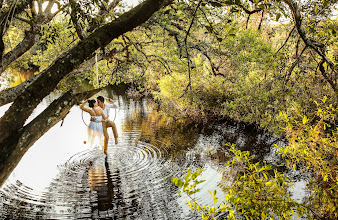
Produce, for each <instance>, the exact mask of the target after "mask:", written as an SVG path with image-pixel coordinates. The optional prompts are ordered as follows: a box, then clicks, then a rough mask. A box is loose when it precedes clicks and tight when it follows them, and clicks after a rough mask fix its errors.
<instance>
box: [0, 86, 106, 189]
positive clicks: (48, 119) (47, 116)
mask: <svg viewBox="0 0 338 220" xmlns="http://www.w3.org/2000/svg"><path fill="white" fill-rule="evenodd" d="M100 90H101V89H95V90H91V91H87V92H84V93H80V94H76V95H74V94H72V92H71V91H69V92H67V93H65V94H63V95H62V96H60V97H59V98H58V99H57V100H55V101H53V102H52V103H51V104H50V105H49V106H48V107H47V108H46V109H45V110H44V111H43V112H42V113H41V114H40V115H39V116H37V117H36V118H35V119H34V120H33V121H31V122H30V123H29V124H28V125H26V126H24V127H23V128H22V129H20V130H19V131H17V132H15V133H12V134H11V135H10V137H8V138H7V139H6V140H5V141H3V142H2V145H1V148H0V187H1V185H2V184H3V183H4V182H5V181H6V179H7V178H8V176H9V175H10V174H11V172H12V171H13V170H14V168H15V167H16V166H17V164H18V163H19V162H20V160H21V158H22V157H23V155H24V154H25V153H26V152H27V150H28V149H29V148H30V147H31V146H32V145H33V144H34V143H35V142H36V141H37V140H38V139H39V138H40V137H41V136H42V135H44V134H45V133H46V132H47V131H48V130H49V129H50V128H52V127H53V126H54V125H55V124H56V123H58V122H59V121H60V120H62V119H64V118H65V117H66V116H67V114H68V113H69V111H70V109H71V108H72V107H73V106H74V105H75V104H77V103H78V102H79V101H81V100H83V99H86V98H88V97H90V96H92V95H94V94H95V93H97V92H99V91H100Z"/></svg>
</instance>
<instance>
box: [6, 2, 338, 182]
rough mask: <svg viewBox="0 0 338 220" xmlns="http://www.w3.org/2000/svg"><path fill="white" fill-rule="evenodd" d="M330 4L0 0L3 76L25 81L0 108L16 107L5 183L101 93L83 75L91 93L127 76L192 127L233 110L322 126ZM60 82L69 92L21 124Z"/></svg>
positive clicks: (330, 77)
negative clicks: (54, 130)
mask: <svg viewBox="0 0 338 220" xmlns="http://www.w3.org/2000/svg"><path fill="white" fill-rule="evenodd" d="M336 7H337V3H336V1H334V0H308V1H303V2H299V1H295V0H268V1H263V0H219V1H214V0H198V1H193V0H188V1H181V0H145V1H144V2H142V3H139V5H137V6H135V7H133V8H131V7H130V6H128V5H127V4H125V2H123V1H122V0H112V1H111V0H98V1H93V0H85V1H79V0H61V1H58V0H48V1H42V0H6V1H0V18H1V23H0V30H1V35H0V52H1V62H0V76H1V77H3V78H7V79H8V81H15V80H14V78H15V77H16V76H20V77H21V76H22V77H23V78H25V79H27V80H21V81H20V82H19V83H18V82H16V83H14V84H12V86H10V87H8V88H5V89H3V90H2V91H0V105H1V106H2V105H5V104H8V103H11V104H10V107H9V109H8V110H7V111H6V113H5V114H4V115H3V116H2V117H1V118H0V160H1V161H2V163H1V164H0V180H1V181H0V185H1V184H3V182H4V181H5V180H6V178H7V176H8V175H9V174H10V172H11V170H13V169H14V168H15V166H16V164H17V163H18V161H20V158H21V157H22V156H23V155H24V153H25V152H26V151H27V150H28V149H29V147H30V146H32V145H33V144H34V142H35V141H36V140H37V139H38V138H39V137H41V136H42V135H43V134H44V133H45V132H47V131H48V129H50V128H51V127H52V126H54V125H55V124H56V123H57V122H59V121H60V120H62V119H64V118H65V117H66V115H67V113H68V112H69V110H70V108H71V107H72V106H73V105H75V104H77V102H78V101H80V100H81V99H84V98H86V97H88V96H90V95H92V94H93V93H94V92H97V91H98V90H93V91H88V92H85V93H82V94H75V90H74V88H76V87H77V86H79V85H81V83H83V82H84V81H88V82H89V83H90V84H92V85H94V86H95V87H96V88H97V89H100V88H102V87H105V86H107V85H109V84H119V83H121V82H126V83H130V84H132V85H133V86H134V87H137V89H138V90H139V91H140V92H142V91H145V92H150V93H151V94H152V95H153V97H154V98H155V99H157V100H159V101H160V102H161V105H162V106H163V109H165V110H164V111H166V112H167V114H169V115H171V116H172V117H174V118H184V119H189V120H192V121H195V122H198V123H204V122H205V120H206V119H205V118H218V117H219V116H223V117H231V118H233V119H236V120H239V121H244V122H248V123H254V124H256V125H258V126H260V127H262V128H265V129H267V130H269V131H271V132H274V133H275V134H279V135H280V134H281V132H284V134H285V130H284V131H281V129H280V127H281V126H282V125H285V123H286V124H287V123H290V121H288V122H285V117H282V116H281V115H284V116H285V115H287V117H286V118H291V119H290V120H291V121H302V120H303V118H304V115H305V116H307V118H310V117H311V116H312V117H314V118H315V119H314V121H313V124H316V123H318V121H320V119H317V117H315V116H314V115H315V114H316V113H315V112H316V111H317V109H316V108H317V107H318V105H316V104H315V103H319V101H321V100H323V99H325V103H326V104H327V105H331V107H332V106H333V107H337V98H338V88H337V86H338V85H337V83H338V77H337V63H338V48H337V20H336V18H335V17H334V16H333V14H334V13H335V12H336V10H337V8H336ZM95 63H97V64H98V65H97V68H98V70H99V71H98V72H99V77H98V78H97V77H96V73H95V72H96V71H95V70H94V69H93V65H94V64H95ZM55 90H60V91H62V92H63V93H64V95H62V96H60V97H59V98H58V99H57V100H56V101H55V102H53V103H52V104H51V106H50V108H47V109H46V110H45V111H44V112H42V113H41V114H40V115H38V116H36V117H35V118H34V119H33V121H31V122H30V123H28V124H27V125H25V123H26V120H27V118H28V117H29V116H30V115H31V114H32V112H33V110H34V109H35V108H36V106H37V105H38V104H39V103H41V101H42V100H43V99H44V98H45V97H46V96H48V95H49V94H50V93H51V92H53V91H55ZM331 107H330V108H331ZM205 116H207V117H205ZM330 120H331V119H330ZM333 121H334V120H333ZM45 122H48V123H45ZM41 123H42V124H43V125H44V126H37V125H39V124H41ZM329 124H331V125H332V124H334V123H333V122H332V121H331V122H330V123H329ZM295 127H297V126H295ZM36 128H39V131H38V130H37V129H36ZM334 129H335V127H334V128H333V129H332V130H334ZM290 134H292V135H291V136H293V137H294V134H293V133H292V132H290ZM330 134H332V132H331V133H330ZM331 156H332V154H331Z"/></svg>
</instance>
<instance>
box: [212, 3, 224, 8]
mask: <svg viewBox="0 0 338 220" xmlns="http://www.w3.org/2000/svg"><path fill="white" fill-rule="evenodd" d="M209 3H210V5H212V6H214V7H222V6H223V5H222V4H221V3H220V2H209Z"/></svg>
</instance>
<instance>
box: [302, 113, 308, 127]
mask: <svg viewBox="0 0 338 220" xmlns="http://www.w3.org/2000/svg"><path fill="white" fill-rule="evenodd" d="M307 122H308V119H307V117H306V115H305V116H304V117H303V125H305V124H306V123H307Z"/></svg>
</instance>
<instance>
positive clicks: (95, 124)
mask: <svg viewBox="0 0 338 220" xmlns="http://www.w3.org/2000/svg"><path fill="white" fill-rule="evenodd" d="M104 101H105V100H104V98H103V97H102V96H98V97H97V99H96V100H95V99H87V100H86V102H83V103H82V104H81V106H80V108H81V109H82V110H83V111H85V112H88V113H89V114H90V116H91V117H90V123H89V125H88V127H87V130H88V142H89V143H90V146H92V144H93V142H94V139H95V137H99V138H101V136H102V134H103V135H104V144H103V152H104V153H105V154H106V155H108V153H107V146H108V140H109V135H108V131H107V129H108V128H109V127H111V128H112V130H113V134H114V138H115V144H117V143H118V140H117V138H118V134H117V130H116V125H115V123H114V122H113V121H111V120H109V119H108V117H109V111H110V109H111V108H116V105H115V104H114V101H113V100H112V99H110V98H108V101H109V102H111V103H112V104H108V103H105V102H104ZM86 103H88V105H89V107H90V108H86V107H85V104H86Z"/></svg>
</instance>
